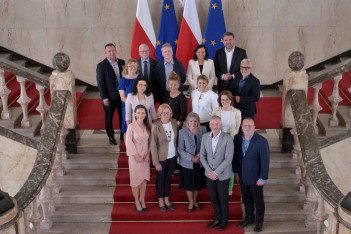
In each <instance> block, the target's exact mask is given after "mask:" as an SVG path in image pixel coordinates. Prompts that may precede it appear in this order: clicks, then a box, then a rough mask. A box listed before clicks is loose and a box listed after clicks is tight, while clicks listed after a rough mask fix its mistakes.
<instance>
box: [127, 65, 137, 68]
mask: <svg viewBox="0 0 351 234" xmlns="http://www.w3.org/2000/svg"><path fill="white" fill-rule="evenodd" d="M128 67H132V68H137V67H138V66H137V65H130V66H128Z"/></svg>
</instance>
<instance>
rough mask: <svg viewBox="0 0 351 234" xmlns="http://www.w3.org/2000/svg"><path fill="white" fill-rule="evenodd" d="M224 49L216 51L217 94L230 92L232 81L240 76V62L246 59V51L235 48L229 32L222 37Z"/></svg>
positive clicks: (233, 39)
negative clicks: (225, 91) (224, 91)
mask: <svg viewBox="0 0 351 234" xmlns="http://www.w3.org/2000/svg"><path fill="white" fill-rule="evenodd" d="M222 40H223V44H224V47H223V48H222V49H219V50H217V51H216V54H215V58H214V66H215V70H216V76H217V79H218V82H217V85H218V94H220V93H221V92H222V91H223V90H230V88H231V86H232V81H233V79H234V78H235V77H238V76H240V62H241V60H243V59H244V58H247V55H246V50H244V49H241V48H239V47H237V46H235V37H234V34H233V33H231V32H225V33H224V34H223V37H222Z"/></svg>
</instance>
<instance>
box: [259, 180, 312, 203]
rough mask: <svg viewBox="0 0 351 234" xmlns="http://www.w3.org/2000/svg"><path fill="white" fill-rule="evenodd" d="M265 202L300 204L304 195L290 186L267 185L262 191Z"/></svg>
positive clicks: (295, 187)
mask: <svg viewBox="0 0 351 234" xmlns="http://www.w3.org/2000/svg"><path fill="white" fill-rule="evenodd" d="M263 193H264V200H265V202H302V201H303V200H304V199H305V194H304V193H303V192H299V191H298V190H297V186H294V185H291V184H267V185H265V186H264V189H263Z"/></svg>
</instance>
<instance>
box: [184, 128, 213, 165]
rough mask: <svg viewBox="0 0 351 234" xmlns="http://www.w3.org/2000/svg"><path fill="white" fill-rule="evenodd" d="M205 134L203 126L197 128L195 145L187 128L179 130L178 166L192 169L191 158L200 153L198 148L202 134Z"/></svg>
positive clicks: (192, 135) (192, 136)
mask: <svg viewBox="0 0 351 234" xmlns="http://www.w3.org/2000/svg"><path fill="white" fill-rule="evenodd" d="M205 133H207V130H206V127H205V126H199V128H198V129H197V133H196V137H197V144H196V145H195V139H194V134H192V133H191V132H190V130H189V128H187V127H185V128H183V129H181V130H179V138H178V153H179V164H180V165H181V166H182V167H184V168H187V169H193V161H192V160H193V157H194V156H195V152H197V153H200V146H201V140H202V136H203V134H205Z"/></svg>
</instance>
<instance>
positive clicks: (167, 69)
mask: <svg viewBox="0 0 351 234" xmlns="http://www.w3.org/2000/svg"><path fill="white" fill-rule="evenodd" d="M173 64H174V61H173V59H172V61H171V62H170V63H167V62H166V61H164V65H165V72H166V90H167V91H169V88H168V79H169V73H171V71H173Z"/></svg>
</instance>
